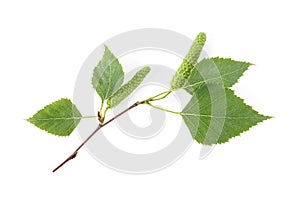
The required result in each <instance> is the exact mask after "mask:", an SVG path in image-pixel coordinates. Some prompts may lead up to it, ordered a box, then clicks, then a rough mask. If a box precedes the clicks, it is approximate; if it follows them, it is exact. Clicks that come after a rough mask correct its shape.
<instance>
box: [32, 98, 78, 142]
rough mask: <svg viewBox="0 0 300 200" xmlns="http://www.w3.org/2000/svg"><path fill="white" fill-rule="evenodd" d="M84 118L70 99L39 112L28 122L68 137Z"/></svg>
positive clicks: (50, 105)
mask: <svg viewBox="0 0 300 200" xmlns="http://www.w3.org/2000/svg"><path fill="white" fill-rule="evenodd" d="M81 118H82V116H81V114H80V112H79V111H78V109H77V108H76V106H75V105H74V104H73V103H72V102H71V101H70V99H65V98H64V99H60V100H58V101H55V102H53V103H51V104H49V105H47V106H45V107H44V108H43V109H41V110H39V111H38V112H37V113H36V114H34V115H33V116H32V117H31V118H29V119H27V121H28V122H30V123H32V124H34V125H35V126H37V127H38V128H40V129H42V130H45V131H47V132H49V133H52V134H54V135H58V136H68V135H70V134H71V133H72V131H73V130H74V129H75V128H76V126H77V125H78V123H79V122H80V119H81Z"/></svg>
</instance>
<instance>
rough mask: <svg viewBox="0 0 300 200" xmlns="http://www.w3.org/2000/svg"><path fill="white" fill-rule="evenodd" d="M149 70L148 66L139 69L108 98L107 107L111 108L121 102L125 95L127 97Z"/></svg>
mask: <svg viewBox="0 0 300 200" xmlns="http://www.w3.org/2000/svg"><path fill="white" fill-rule="evenodd" d="M149 72H150V67H144V68H142V69H140V70H139V71H138V72H137V73H136V74H135V75H134V76H133V77H132V79H130V81H128V82H127V83H126V84H124V85H123V86H122V87H120V88H119V89H118V90H117V91H116V92H115V93H114V94H113V95H112V96H111V97H110V98H109V99H108V100H107V106H108V108H113V107H115V106H117V105H118V104H119V103H121V102H122V101H123V100H124V99H125V98H126V97H128V96H129V95H130V94H131V93H132V92H133V91H134V90H135V89H136V88H137V87H138V86H139V85H140V84H141V82H142V81H143V80H144V78H145V77H146V75H147V74H148V73H149Z"/></svg>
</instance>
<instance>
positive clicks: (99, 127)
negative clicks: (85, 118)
mask: <svg viewBox="0 0 300 200" xmlns="http://www.w3.org/2000/svg"><path fill="white" fill-rule="evenodd" d="M146 102H147V101H146V100H145V101H140V102H136V103H134V104H132V105H131V106H130V107H128V108H127V109H125V110H123V111H122V112H120V113H119V114H117V115H116V116H114V117H113V118H111V119H110V120H108V121H107V122H105V123H104V124H99V125H98V126H97V128H96V129H95V130H94V131H93V132H92V133H91V134H90V135H89V136H88V137H87V138H86V139H85V140H84V141H83V142H82V143H81V144H80V145H79V146H78V147H77V149H76V150H75V151H74V152H73V153H72V154H71V155H70V156H69V157H68V158H67V159H66V160H65V161H63V162H62V163H61V164H60V165H58V166H57V167H56V168H55V169H54V170H53V171H52V172H55V171H57V170H58V169H59V168H61V167H62V166H63V165H64V164H66V163H67V162H68V161H70V160H72V159H73V158H75V157H76V156H77V153H78V151H79V150H80V149H81V147H83V145H85V144H86V143H87V142H88V141H89V140H90V139H91V138H92V137H93V136H94V135H95V134H96V133H97V132H98V131H99V130H100V129H101V128H102V127H103V126H106V125H107V124H109V123H110V122H112V121H114V120H115V119H116V118H118V117H120V116H121V115H123V114H124V113H126V112H128V111H129V110H131V109H132V108H134V107H136V106H138V105H140V104H145V103H146Z"/></svg>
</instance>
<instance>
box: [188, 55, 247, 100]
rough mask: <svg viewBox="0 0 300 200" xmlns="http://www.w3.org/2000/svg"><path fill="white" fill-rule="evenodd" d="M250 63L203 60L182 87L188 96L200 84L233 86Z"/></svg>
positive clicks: (220, 59) (228, 59)
mask: <svg viewBox="0 0 300 200" xmlns="http://www.w3.org/2000/svg"><path fill="white" fill-rule="evenodd" d="M250 65H251V63H248V62H242V61H234V60H232V59H230V58H219V57H216V58H205V59H203V60H201V61H200V62H199V63H198V64H197V65H196V66H195V68H194V69H193V70H192V72H191V75H190V77H189V79H188V81H187V84H186V85H185V86H184V88H185V90H186V91H188V92H189V93H190V94H192V92H193V91H194V90H196V89H197V88H198V87H199V86H201V85H202V83H211V84H219V85H224V87H228V88H229V87H231V86H233V85H234V84H235V83H236V82H237V81H238V79H239V78H240V77H241V76H242V75H243V73H244V72H245V71H246V70H247V69H248V67H249V66H250Z"/></svg>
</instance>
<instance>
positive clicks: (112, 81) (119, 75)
mask: <svg viewBox="0 0 300 200" xmlns="http://www.w3.org/2000/svg"><path fill="white" fill-rule="evenodd" d="M104 49H105V50H104V54H103V57H102V59H101V60H100V62H99V63H98V64H97V66H96V67H95V68H94V73H93V77H92V84H93V87H94V88H95V90H96V91H97V93H98V94H99V96H100V97H101V99H102V101H104V100H106V99H108V98H109V97H110V96H111V95H112V94H113V93H114V92H115V91H116V90H118V89H119V88H120V86H121V85H122V83H123V81H124V72H123V69H122V66H121V64H120V63H119V61H118V59H117V58H116V57H115V56H114V55H113V54H112V52H111V51H110V50H109V49H108V47H107V46H104Z"/></svg>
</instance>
